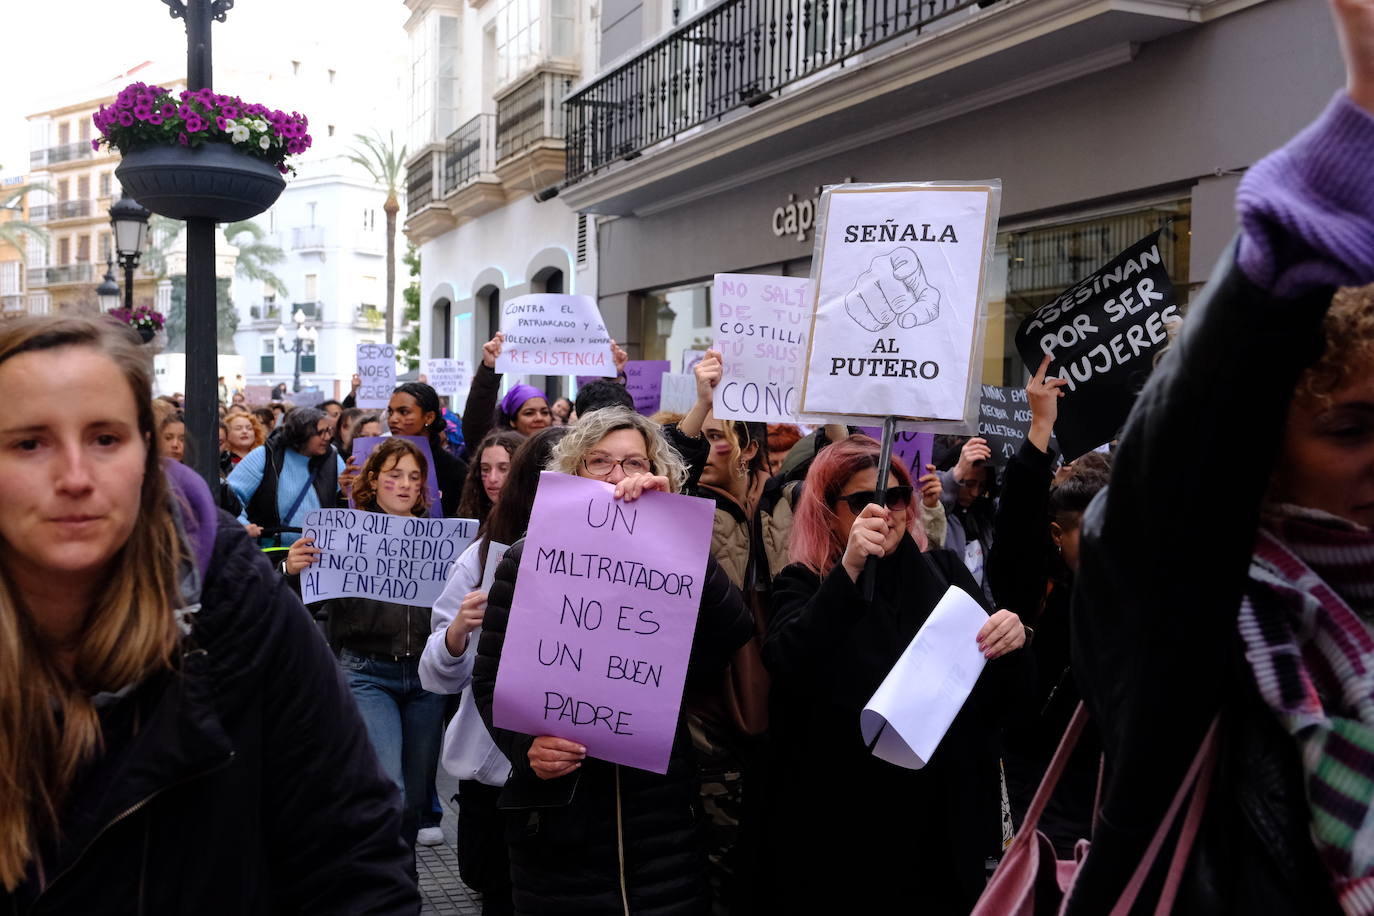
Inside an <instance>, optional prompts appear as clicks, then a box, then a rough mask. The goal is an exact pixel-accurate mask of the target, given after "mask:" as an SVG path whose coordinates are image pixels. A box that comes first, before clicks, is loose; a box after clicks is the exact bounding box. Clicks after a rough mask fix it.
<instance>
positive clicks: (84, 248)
mask: <svg viewBox="0 0 1374 916" xmlns="http://www.w3.org/2000/svg"><path fill="white" fill-rule="evenodd" d="M76 260H77V263H79V264H89V263H90V261H91V237H90V236H89V235H78V236H77V237H76Z"/></svg>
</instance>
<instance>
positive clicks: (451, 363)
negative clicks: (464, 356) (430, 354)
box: [425, 359, 468, 395]
mask: <svg viewBox="0 0 1374 916" xmlns="http://www.w3.org/2000/svg"><path fill="white" fill-rule="evenodd" d="M425 378H426V379H428V382H429V387H431V388H433V389H434V390H435V392H437V393H438V394H445V395H452V394H457V393H458V392H460V391H464V390H466V389H467V387H468V366H467V363H466V362H465V361H464V360H461V359H427V360H425Z"/></svg>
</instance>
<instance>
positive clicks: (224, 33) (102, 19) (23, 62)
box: [0, 0, 408, 176]
mask: <svg viewBox="0 0 1374 916" xmlns="http://www.w3.org/2000/svg"><path fill="white" fill-rule="evenodd" d="M407 15H408V14H407V11H406V9H405V5H404V3H403V2H402V0H236V3H235V6H234V8H233V9H232V10H230V11H229V14H228V19H227V21H226V22H223V23H219V22H217V23H215V24H214V26H213V30H214V31H213V43H214V61H215V63H216V66H217V67H219V66H228V65H229V64H230V63H231V62H232V61H236V60H247V59H248V58H249V57H250V56H258V55H261V56H265V57H269V58H275V59H277V60H279V61H280V60H283V59H286V60H290V59H293V58H294V57H295V56H298V55H299V54H300V53H301V52H302V50H303V49H309V48H311V46H315V49H316V50H318V51H322V52H323V53H324V54H326V55H327V56H328V57H331V58H336V59H337V60H339V61H341V62H344V63H345V64H349V63H351V64H352V65H354V66H356V65H357V62H359V61H367V60H369V59H381V55H380V54H379V45H385V46H386V47H385V52H386V53H390V54H393V55H394V54H396V53H397V52H398V51H400V52H403V51H404V48H405V32H404V30H403V26H404V24H405V20H406V16H407ZM0 32H3V34H4V39H5V40H4V42H3V49H4V53H3V54H0V176H7V175H17V174H24V173H25V172H27V171H28V167H29V127H28V124H27V122H26V121H25V116H26V115H30V114H34V113H36V112H39V111H44V110H46V109H48V108H53V107H56V106H57V105H61V104H70V103H75V102H78V101H81V100H83V99H84V98H86V97H90V96H91V95H93V94H95V92H96V91H98V89H99V87H100V86H101V85H102V84H104V83H105V82H107V81H108V80H110V79H112V78H114V77H115V76H117V75H118V74H120V73H123V72H126V71H128V70H130V69H132V68H134V67H135V66H137V65H138V64H140V63H142V62H143V61H149V60H151V61H158V62H170V63H174V64H178V65H179V66H178V75H180V73H181V72H184V62H185V60H186V31H185V28H184V24H183V23H182V21H181V20H174V19H172V18H171V17H170V16H169V15H168V8H167V5H166V4H165V3H163V2H162V0H42V2H22V0H21V2H15V3H7V4H5V11H4V13H3V15H0ZM312 56H318V55H312ZM393 59H394V58H393ZM215 88H216V89H218V90H221V91H224V92H232V91H233V89H234V87H233V86H231V85H227V84H224V83H222V82H220V81H219V80H216V84H215ZM258 101H261V102H263V103H264V104H271V100H270V99H267V98H263V99H260V100H258ZM307 114H308V112H307Z"/></svg>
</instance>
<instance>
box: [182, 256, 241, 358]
mask: <svg viewBox="0 0 1374 916" xmlns="http://www.w3.org/2000/svg"><path fill="white" fill-rule="evenodd" d="M166 317H167V323H166V326H165V330H166V332H167V349H166V352H168V353H185V352H186V275H185V274H178V275H177V276H175V277H172V304H171V306H170V307H169V308H168V309H167V316H166ZM238 327H239V313H238V310H237V309H235V308H234V301H233V300H232V299H230V298H229V278H228V277H216V278H215V337H216V342H217V343H218V347H217V349H218V352H220V353H233V352H235V351H234V332H235V331H237V330H238Z"/></svg>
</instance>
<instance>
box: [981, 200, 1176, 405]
mask: <svg viewBox="0 0 1374 916" xmlns="http://www.w3.org/2000/svg"><path fill="white" fill-rule="evenodd" d="M1191 228H1192V206H1191V202H1190V201H1189V200H1188V199H1186V198H1184V199H1181V200H1177V201H1171V202H1166V203H1161V204H1156V205H1153V206H1148V207H1141V208H1138V209H1133V210H1130V211H1128V212H1122V213H1116V214H1112V215H1107V216H1096V217H1092V218H1087V219H1079V220H1076V221H1071V222H1069V221H1066V222H1063V223H1055V224H1051V225H1038V226H1034V227H1031V228H1027V229H1024V230H1020V229H1013V230H1011V231H1007V232H1001V233H999V234H998V236H997V249H996V252H995V255H994V261H993V265H992V268H991V270H990V272H989V275H988V324H987V328H988V332H987V339H986V342H985V344H984V348H983V383H984V384H987V385H1024V384H1025V381H1026V379H1027V378H1028V377H1029V371H1030V370H1034V369H1035V368H1036V367H1034V366H1031V367H1029V369H1028V367H1027V366H1026V365H1025V362H1024V361H1023V360H1022V359H1021V356H1020V354H1019V353H1017V351H1016V330H1017V328H1019V327H1020V326H1021V322H1023V321H1025V319H1026V317H1027V316H1029V315H1030V314H1031V313H1032V312H1034V311H1035V310H1036V309H1038V308H1040V307H1041V306H1042V305H1045V304H1046V303H1048V302H1049V301H1050V300H1052V299H1053V298H1054V297H1055V296H1058V295H1059V294H1060V293H1062V292H1063V291H1064V290H1066V289H1068V288H1069V287H1070V286H1073V285H1074V284H1075V283H1077V282H1078V281H1079V280H1082V279H1083V278H1084V277H1086V276H1088V275H1089V274H1091V273H1092V272H1093V271H1095V270H1097V269H1098V268H1099V267H1101V266H1102V265H1103V264H1105V263H1107V262H1108V261H1109V260H1111V259H1112V258H1113V257H1115V256H1116V255H1117V254H1119V253H1121V252H1122V251H1123V250H1125V249H1126V248H1128V247H1129V246H1131V245H1133V244H1135V243H1136V242H1138V241H1140V240H1141V239H1142V238H1144V237H1145V236H1147V235H1149V234H1150V233H1151V232H1154V231H1155V230H1156V229H1160V230H1162V232H1161V233H1160V244H1159V248H1160V254H1161V255H1162V256H1163V259H1164V264H1165V266H1166V267H1167V268H1168V271H1169V277H1170V278H1171V279H1172V280H1173V281H1174V293H1175V295H1176V296H1177V297H1178V302H1179V305H1180V306H1182V305H1185V304H1186V302H1187V295H1188V276H1189V267H1188V256H1189V237H1190V235H1191Z"/></svg>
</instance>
